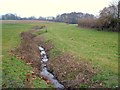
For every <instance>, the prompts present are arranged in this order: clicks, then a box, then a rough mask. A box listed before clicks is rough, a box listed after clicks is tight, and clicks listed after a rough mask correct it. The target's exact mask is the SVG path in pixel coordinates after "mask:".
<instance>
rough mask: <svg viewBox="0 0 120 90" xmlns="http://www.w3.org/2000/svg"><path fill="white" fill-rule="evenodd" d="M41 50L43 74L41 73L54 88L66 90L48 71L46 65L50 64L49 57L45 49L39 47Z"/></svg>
mask: <svg viewBox="0 0 120 90" xmlns="http://www.w3.org/2000/svg"><path fill="white" fill-rule="evenodd" d="M39 50H40V55H41V72H40V74H41V75H42V76H43V77H44V78H46V79H48V80H49V81H50V82H51V84H53V86H54V87H55V88H57V89H64V86H63V85H62V84H60V83H59V82H58V80H57V79H55V77H54V75H53V74H51V73H50V72H48V70H47V65H46V63H47V62H48V58H47V55H46V52H45V50H44V48H43V47H41V46H39Z"/></svg>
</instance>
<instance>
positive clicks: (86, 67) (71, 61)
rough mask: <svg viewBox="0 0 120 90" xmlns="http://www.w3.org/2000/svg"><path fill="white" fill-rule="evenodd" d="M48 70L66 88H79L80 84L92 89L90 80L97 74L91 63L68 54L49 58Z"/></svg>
mask: <svg viewBox="0 0 120 90" xmlns="http://www.w3.org/2000/svg"><path fill="white" fill-rule="evenodd" d="M48 68H49V70H50V71H51V72H53V74H54V75H55V76H57V79H58V80H59V81H61V83H62V84H63V85H64V86H65V87H66V88H78V87H79V85H80V84H85V85H88V86H89V87H90V86H91V85H90V84H92V81H91V80H90V79H91V78H92V76H93V75H94V74H95V73H96V72H95V70H94V69H93V68H92V65H91V64H90V63H88V62H85V60H77V59H76V58H74V56H73V55H71V54H66V53H64V54H62V55H59V56H58V57H56V58H49V62H48Z"/></svg>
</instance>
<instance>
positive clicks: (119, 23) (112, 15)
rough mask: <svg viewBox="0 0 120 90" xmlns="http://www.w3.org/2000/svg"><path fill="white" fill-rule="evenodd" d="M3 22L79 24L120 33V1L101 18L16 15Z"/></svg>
mask: <svg viewBox="0 0 120 90" xmlns="http://www.w3.org/2000/svg"><path fill="white" fill-rule="evenodd" d="M0 19H2V20H44V21H54V22H64V23H68V24H78V26H79V27H88V28H97V30H108V31H120V1H119V2H118V4H116V5H114V4H111V5H109V6H108V7H105V8H103V10H101V11H100V13H99V17H98V18H97V17H95V16H94V15H93V14H89V13H82V12H71V13H63V14H61V15H57V16H56V17H41V16H40V17H39V18H36V17H34V16H31V17H24V18H22V17H20V16H17V15H16V14H11V13H8V14H5V15H2V16H1V18H0Z"/></svg>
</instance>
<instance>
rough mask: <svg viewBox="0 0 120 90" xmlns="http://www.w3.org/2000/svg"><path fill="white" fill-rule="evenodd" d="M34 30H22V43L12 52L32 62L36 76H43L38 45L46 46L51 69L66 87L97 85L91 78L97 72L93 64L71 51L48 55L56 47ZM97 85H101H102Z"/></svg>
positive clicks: (48, 65)
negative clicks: (41, 74) (76, 56)
mask: <svg viewBox="0 0 120 90" xmlns="http://www.w3.org/2000/svg"><path fill="white" fill-rule="evenodd" d="M35 28H36V27H35ZM37 28H38V27H37ZM33 29H34V28H33ZM33 29H32V32H33V31H34V30H33ZM32 32H31V31H29V32H22V33H21V34H20V37H21V43H20V45H19V46H18V47H17V48H16V50H15V51H12V52H13V53H14V55H15V56H16V57H17V58H19V59H21V60H24V61H25V62H26V63H27V64H30V65H31V66H32V67H33V68H34V74H35V75H36V76H39V77H41V76H40V70H41V68H40V67H41V62H40V58H41V57H40V51H39V49H38V47H39V46H42V47H43V48H45V51H46V53H47V56H49V57H48V59H49V61H48V63H47V67H48V69H49V71H50V72H51V73H52V74H53V75H54V76H55V77H56V78H57V79H58V81H60V83H61V84H63V85H64V86H65V88H78V87H79V86H80V84H83V85H87V87H96V85H95V84H94V85H93V84H92V81H91V78H92V77H93V76H94V75H95V74H96V71H95V70H94V68H93V67H92V64H90V63H88V62H85V60H78V59H76V58H74V56H73V55H71V54H70V53H63V54H61V55H58V56H56V57H54V58H53V57H52V55H48V52H49V51H50V50H51V49H53V48H54V46H53V44H52V42H51V41H49V40H48V41H45V39H44V37H42V36H41V35H38V36H36V35H33V34H32ZM97 87H100V85H98V86H97Z"/></svg>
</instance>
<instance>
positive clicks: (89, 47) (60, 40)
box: [42, 23, 118, 87]
mask: <svg viewBox="0 0 120 90" xmlns="http://www.w3.org/2000/svg"><path fill="white" fill-rule="evenodd" d="M47 26H48V32H47V33H43V34H42V35H43V36H45V37H46V38H47V39H49V40H51V41H53V43H54V45H55V49H53V51H52V52H51V54H52V55H54V54H55V55H56V53H58V54H59V53H60V51H61V52H71V53H73V54H74V55H75V56H76V57H79V58H81V57H82V58H84V59H86V60H88V61H90V62H92V64H93V66H94V67H97V68H98V74H97V75H96V76H95V77H93V81H94V82H95V81H97V80H98V81H102V82H103V84H104V86H105V87H115V86H118V33H116V32H103V31H97V30H94V29H85V28H78V27H77V26H76V25H71V24H64V23H51V24H50V25H47Z"/></svg>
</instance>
